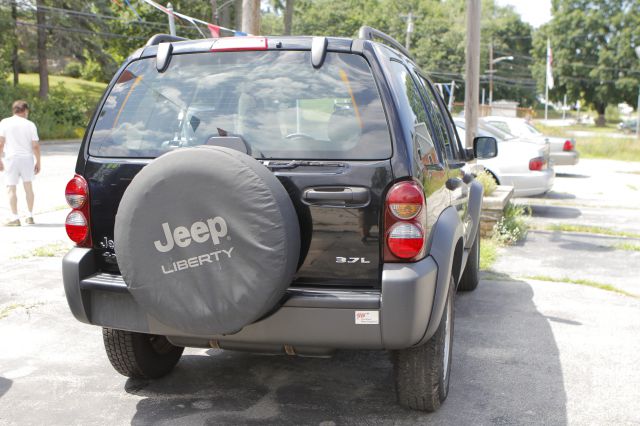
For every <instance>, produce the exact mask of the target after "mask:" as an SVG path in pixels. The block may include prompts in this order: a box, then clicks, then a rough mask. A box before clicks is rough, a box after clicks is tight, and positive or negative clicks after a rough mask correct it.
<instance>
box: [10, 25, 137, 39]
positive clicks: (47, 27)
mask: <svg viewBox="0 0 640 426" xmlns="http://www.w3.org/2000/svg"><path fill="white" fill-rule="evenodd" d="M15 22H16V24H17V25H20V26H24V27H36V28H44V29H47V30H54V31H65V32H71V33H79V34H89V35H99V36H103V37H109V38H129V39H134V40H146V39H147V37H136V36H130V35H124V34H116V33H103V32H96V31H89V30H81V29H78V28H71V27H60V26H56V25H48V24H32V23H30V22H24V21H15Z"/></svg>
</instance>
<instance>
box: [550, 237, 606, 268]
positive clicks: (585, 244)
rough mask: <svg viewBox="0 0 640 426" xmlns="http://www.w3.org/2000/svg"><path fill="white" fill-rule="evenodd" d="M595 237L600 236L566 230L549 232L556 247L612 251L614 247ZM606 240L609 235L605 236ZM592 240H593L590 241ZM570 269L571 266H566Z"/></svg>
mask: <svg viewBox="0 0 640 426" xmlns="http://www.w3.org/2000/svg"><path fill="white" fill-rule="evenodd" d="M597 237H602V236H599V235H595V236H594V235H592V234H588V235H587V236H586V238H585V236H583V235H578V236H576V235H572V234H570V233H567V232H561V231H554V232H553V233H551V238H550V240H551V241H552V242H553V243H554V245H555V246H556V247H559V248H561V249H564V250H575V251H589V252H610V251H614V250H615V249H616V248H615V247H613V246H612V245H610V244H607V243H604V242H602V243H601V242H600V241H602V239H598V238H597ZM605 238H606V240H605V241H608V240H609V238H610V237H605ZM591 241H594V242H591ZM568 270H571V268H568Z"/></svg>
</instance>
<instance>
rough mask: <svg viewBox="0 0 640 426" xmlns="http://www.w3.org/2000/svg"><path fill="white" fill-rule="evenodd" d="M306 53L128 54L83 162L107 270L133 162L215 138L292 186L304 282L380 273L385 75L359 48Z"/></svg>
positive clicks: (387, 171)
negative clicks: (165, 57)
mask: <svg viewBox="0 0 640 426" xmlns="http://www.w3.org/2000/svg"><path fill="white" fill-rule="evenodd" d="M310 56H311V55H310V52H309V51H270V50H262V51H243V52H233V51H230V52H206V53H191V54H180V55H174V56H173V57H172V58H171V62H170V64H169V66H168V69H167V70H166V71H165V72H158V71H157V69H156V60H155V57H152V58H144V59H141V60H137V61H134V62H132V63H131V64H129V66H128V67H127V68H126V69H125V70H124V71H123V72H122V73H121V74H120V76H119V77H118V80H117V81H116V82H115V84H114V85H113V87H112V88H111V89H110V93H109V95H108V96H107V98H106V100H105V101H104V103H103V105H101V109H100V112H99V113H98V118H97V121H96V124H95V126H94V128H93V130H92V134H91V135H90V139H89V148H88V154H89V155H88V158H87V161H86V164H85V170H84V176H85V178H86V179H87V181H88V183H89V191H90V198H91V232H92V238H93V242H94V247H95V248H96V249H97V252H98V254H99V261H98V263H99V265H100V267H101V268H102V269H103V270H105V271H111V272H117V270H118V269H117V259H115V255H114V251H113V246H114V242H113V226H114V219H115V215H116V212H117V209H118V203H119V201H120V199H121V197H122V195H123V193H124V191H125V190H126V188H127V186H128V184H129V182H131V180H132V179H133V178H134V177H135V175H136V173H138V172H139V171H140V170H141V169H142V168H143V167H144V166H145V165H146V164H148V163H149V162H150V161H153V159H154V158H156V157H158V156H160V155H162V154H163V153H166V152H169V151H171V150H176V149H181V148H184V147H193V146H198V145H205V144H207V145H221V146H228V147H233V148H235V149H238V150H240V151H244V152H247V153H248V154H249V155H251V156H253V157H254V158H256V159H258V160H259V161H261V162H262V163H263V164H264V165H265V166H266V167H268V168H269V169H270V170H272V171H273V172H274V173H275V174H276V176H278V178H279V179H280V181H281V182H282V183H283V185H284V187H285V188H286V189H287V191H288V192H289V194H290V195H291V198H292V200H293V202H294V205H295V207H296V210H297V211H298V217H299V221H300V226H301V230H302V253H301V256H300V263H301V264H300V267H299V270H298V274H297V278H296V284H297V285H313V286H318V285H321V286H327V285H329V286H350V287H353V286H364V287H375V286H378V285H379V279H380V278H379V277H380V263H381V260H380V259H381V258H380V252H381V250H380V241H379V226H380V208H381V205H382V198H381V197H382V193H383V191H384V188H385V187H386V186H387V185H388V184H389V183H390V182H391V181H392V180H393V176H392V171H391V163H390V160H389V158H390V157H391V153H392V145H391V138H390V134H389V129H388V126H387V120H386V117H385V114H384V109H383V106H382V102H381V99H380V95H379V93H378V90H377V85H376V83H375V81H374V77H373V75H372V72H371V69H370V67H369V65H368V63H367V61H366V60H365V58H364V57H362V56H359V55H355V54H349V53H338V52H328V53H327V56H326V59H325V61H324V64H323V65H322V67H320V68H319V69H316V68H314V67H313V66H312V65H311V57H310ZM211 167H215V164H212V165H211ZM212 185H215V182H212ZM170 208H171V206H167V209H170Z"/></svg>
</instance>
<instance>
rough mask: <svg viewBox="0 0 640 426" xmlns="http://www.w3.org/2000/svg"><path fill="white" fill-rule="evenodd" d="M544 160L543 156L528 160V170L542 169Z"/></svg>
mask: <svg viewBox="0 0 640 426" xmlns="http://www.w3.org/2000/svg"><path fill="white" fill-rule="evenodd" d="M545 163H546V161H545V160H544V157H536V158H532V159H531V160H529V170H542V169H543V168H544V165H545Z"/></svg>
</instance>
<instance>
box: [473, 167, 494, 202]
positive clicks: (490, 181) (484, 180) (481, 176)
mask: <svg viewBox="0 0 640 426" xmlns="http://www.w3.org/2000/svg"><path fill="white" fill-rule="evenodd" d="M476 180H477V181H478V182H479V183H480V185H482V187H483V188H484V195H485V196H488V195H491V194H493V191H495V190H496V187H497V186H498V184H496V180H495V179H494V178H493V176H492V175H491V173H489V172H487V171H486V170H485V171H482V172H480V173H478V176H477V177H476Z"/></svg>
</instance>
